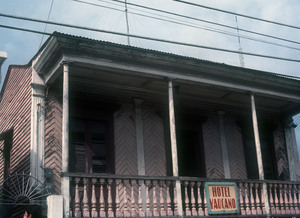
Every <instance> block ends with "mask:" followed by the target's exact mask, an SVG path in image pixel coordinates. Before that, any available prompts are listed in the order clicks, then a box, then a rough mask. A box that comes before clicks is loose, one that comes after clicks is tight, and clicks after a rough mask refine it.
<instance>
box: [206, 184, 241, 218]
mask: <svg viewBox="0 0 300 218" xmlns="http://www.w3.org/2000/svg"><path fill="white" fill-rule="evenodd" d="M205 191H206V200H207V209H208V214H211V215H213V214H237V213H239V207H238V198H237V191H236V184H235V183H234V182H206V183H205Z"/></svg>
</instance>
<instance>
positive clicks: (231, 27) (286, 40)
mask: <svg viewBox="0 0 300 218" xmlns="http://www.w3.org/2000/svg"><path fill="white" fill-rule="evenodd" d="M73 1H76V0H73ZM97 1H103V0H97ZM110 1H114V2H118V3H120V4H124V2H123V1H120V0H110ZM127 5H131V6H135V7H139V8H143V9H147V10H151V11H156V12H160V13H165V14H169V15H173V16H178V17H182V18H187V19H191V20H196V21H199V22H204V23H208V24H212V25H217V26H221V27H225V28H229V29H233V30H234V31H235V30H236V27H233V26H229V25H225V24H220V23H216V22H212V21H208V20H204V19H199V18H195V17H191V16H187V15H183V14H178V13H174V12H170V11H165V10H160V9H156V8H151V7H147V6H143V5H138V4H134V3H130V2H127ZM237 16H239V15H237ZM239 30H240V31H243V32H247V33H251V34H255V35H260V36H264V37H269V38H272V39H277V40H281V41H285V42H290V43H295V44H300V42H298V41H294V40H289V39H285V38H281V37H277V36H272V35H268V34H264V33H259V32H256V31H251V30H247V29H243V28H239Z"/></svg>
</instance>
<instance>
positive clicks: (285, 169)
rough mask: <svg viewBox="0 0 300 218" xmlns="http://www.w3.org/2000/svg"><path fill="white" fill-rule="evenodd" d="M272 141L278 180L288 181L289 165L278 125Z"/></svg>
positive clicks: (281, 131)
mask: <svg viewBox="0 0 300 218" xmlns="http://www.w3.org/2000/svg"><path fill="white" fill-rule="evenodd" d="M273 140H274V146H275V147H274V148H275V156H276V162H277V169H278V177H279V179H283V180H288V179H289V178H290V174H289V163H288V158H287V151H286V143H285V134H284V129H283V126H282V125H279V126H278V127H277V129H275V130H274V131H273Z"/></svg>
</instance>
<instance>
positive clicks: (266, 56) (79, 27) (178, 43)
mask: <svg viewBox="0 0 300 218" xmlns="http://www.w3.org/2000/svg"><path fill="white" fill-rule="evenodd" d="M2 15H3V14H1V13H0V16H2ZM10 16H11V17H14V18H16V19H21V20H29V21H33V22H39V23H47V24H52V25H58V26H64V27H70V28H76V29H81V30H89V31H95V32H102V33H107V34H113V35H119V36H124V37H132V38H138V39H144V40H149V41H156V42H163V43H169V44H174V45H182V46H188V47H194V48H202V49H207V50H214V51H220V52H227V53H234V54H240V53H241V54H244V55H248V56H255V57H261V58H268V59H275V60H282V61H290V62H298V63H300V60H297V59H290V58H283V57H276V56H269V55H262V54H255V53H249V52H240V51H235V50H230V49H223V48H215V47H209V46H203V45H195V44H191V43H185V42H177V41H171V40H166V39H158V38H151V37H147V36H140V35H133V34H126V33H120V32H113V31H107V30H99V29H95V28H88V27H83V26H75V25H70V24H62V23H56V22H51V21H43V20H37V19H32V18H25V17H17V16H12V15H10ZM0 27H2V28H8V29H14V30H21V31H26V32H32V33H37V34H43V32H41V31H37V30H31V29H26V28H20V27H13V26H7V25H0ZM45 34H46V33H45ZM46 35H51V34H50V33H47V34H46Z"/></svg>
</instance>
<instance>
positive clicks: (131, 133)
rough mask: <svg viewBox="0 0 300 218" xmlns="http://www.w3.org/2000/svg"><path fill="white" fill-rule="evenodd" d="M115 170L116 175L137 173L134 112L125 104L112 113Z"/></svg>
mask: <svg viewBox="0 0 300 218" xmlns="http://www.w3.org/2000/svg"><path fill="white" fill-rule="evenodd" d="M114 131H115V132H114V143H115V172H116V174H117V175H137V174H138V169H137V147H136V131H135V113H134V109H133V106H130V105H126V106H122V108H121V109H120V110H119V111H117V112H116V113H115V114H114Z"/></svg>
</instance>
